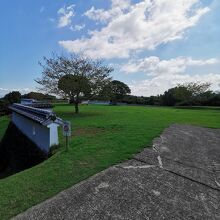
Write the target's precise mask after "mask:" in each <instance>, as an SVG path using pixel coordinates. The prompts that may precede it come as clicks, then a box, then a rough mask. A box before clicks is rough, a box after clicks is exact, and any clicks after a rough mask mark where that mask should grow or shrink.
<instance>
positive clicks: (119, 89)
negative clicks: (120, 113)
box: [101, 80, 131, 104]
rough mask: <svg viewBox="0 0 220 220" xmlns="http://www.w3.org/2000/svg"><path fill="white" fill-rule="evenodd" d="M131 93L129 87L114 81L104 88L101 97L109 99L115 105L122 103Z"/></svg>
mask: <svg viewBox="0 0 220 220" xmlns="http://www.w3.org/2000/svg"><path fill="white" fill-rule="evenodd" d="M130 93H131V90H130V88H129V87H128V85H126V84H125V83H123V82H121V81H118V80H113V81H111V82H109V83H108V84H107V85H106V86H105V87H104V88H103V91H102V94H101V95H102V96H104V97H108V98H109V99H110V100H111V102H112V103H113V104H114V103H117V102H119V101H121V100H122V99H123V98H124V97H125V95H127V94H130Z"/></svg>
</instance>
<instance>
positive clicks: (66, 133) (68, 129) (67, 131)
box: [63, 121, 71, 151]
mask: <svg viewBox="0 0 220 220" xmlns="http://www.w3.org/2000/svg"><path fill="white" fill-rule="evenodd" d="M63 136H65V137H66V151H68V148H69V136H71V123H70V122H69V121H65V122H64V123H63Z"/></svg>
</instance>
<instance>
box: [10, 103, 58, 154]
mask: <svg viewBox="0 0 220 220" xmlns="http://www.w3.org/2000/svg"><path fill="white" fill-rule="evenodd" d="M10 109H11V110H12V122H13V123H14V124H15V125H16V126H17V128H18V129H19V130H20V131H21V132H22V133H23V134H24V135H26V136H27V137H28V138H29V139H30V140H32V141H33V142H34V143H35V144H36V145H37V146H38V147H39V148H40V149H41V150H43V151H44V152H45V153H48V152H49V151H50V147H51V146H53V145H58V144H59V140H58V129H57V128H58V126H59V125H60V124H62V120H61V119H60V118H58V117H56V115H55V113H53V112H52V111H49V110H43V109H38V108H34V107H30V106H27V105H22V104H13V105H12V106H10Z"/></svg>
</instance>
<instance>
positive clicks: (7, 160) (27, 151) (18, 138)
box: [0, 123, 47, 175]
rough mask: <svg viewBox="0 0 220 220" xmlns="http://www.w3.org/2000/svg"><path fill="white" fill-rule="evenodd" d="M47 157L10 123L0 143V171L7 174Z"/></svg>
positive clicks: (28, 166) (37, 162)
mask: <svg viewBox="0 0 220 220" xmlns="http://www.w3.org/2000/svg"><path fill="white" fill-rule="evenodd" d="M46 158H47V155H46V154H45V153H44V152H43V151H41V150H40V149H39V148H38V147H37V146H36V144H35V143H33V142H32V141H31V140H30V139H29V138H27V137H26V136H25V135H24V134H23V133H22V132H21V131H20V130H19V129H18V128H17V127H16V126H15V125H14V124H13V123H10V124H9V126H8V128H7V130H6V132H5V135H4V137H3V138H2V141H1V143H0V171H3V172H4V171H6V173H7V175H9V174H12V173H16V172H19V171H22V170H24V169H27V168H30V167H32V166H34V165H36V164H39V163H40V162H42V161H43V160H45V159H46Z"/></svg>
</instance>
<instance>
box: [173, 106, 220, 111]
mask: <svg viewBox="0 0 220 220" xmlns="http://www.w3.org/2000/svg"><path fill="white" fill-rule="evenodd" d="M174 108H175V109H190V110H217V111H219V110H220V107H218V106H216V107H214V106H213V107H212V106H175V107H174Z"/></svg>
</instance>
